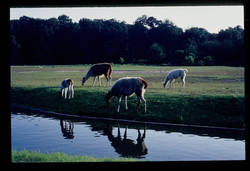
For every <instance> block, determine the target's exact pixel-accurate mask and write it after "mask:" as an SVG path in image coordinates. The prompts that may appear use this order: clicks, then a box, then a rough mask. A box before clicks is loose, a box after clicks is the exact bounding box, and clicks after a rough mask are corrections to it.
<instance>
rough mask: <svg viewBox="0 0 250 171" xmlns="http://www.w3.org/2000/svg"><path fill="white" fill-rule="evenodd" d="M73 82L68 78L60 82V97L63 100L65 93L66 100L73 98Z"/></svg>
mask: <svg viewBox="0 0 250 171" xmlns="http://www.w3.org/2000/svg"><path fill="white" fill-rule="evenodd" d="M73 87H74V81H73V80H72V79H70V78H66V79H65V80H63V81H62V83H61V86H60V95H62V97H63V96H64V98H65V99H66V98H67V93H68V95H69V96H68V98H69V99H70V98H74V88H73Z"/></svg>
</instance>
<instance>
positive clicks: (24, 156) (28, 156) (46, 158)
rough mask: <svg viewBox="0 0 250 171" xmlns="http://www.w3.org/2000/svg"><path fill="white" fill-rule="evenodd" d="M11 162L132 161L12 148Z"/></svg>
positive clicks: (128, 159) (129, 160) (130, 160)
mask: <svg viewBox="0 0 250 171" xmlns="http://www.w3.org/2000/svg"><path fill="white" fill-rule="evenodd" d="M11 161H12V162H13V163H38V162H133V161H136V160H134V159H131V158H110V157H106V158H96V157H90V156H79V155H69V154H65V153H61V152H57V153H41V152H37V151H28V150H22V151H17V150H12V152H11Z"/></svg>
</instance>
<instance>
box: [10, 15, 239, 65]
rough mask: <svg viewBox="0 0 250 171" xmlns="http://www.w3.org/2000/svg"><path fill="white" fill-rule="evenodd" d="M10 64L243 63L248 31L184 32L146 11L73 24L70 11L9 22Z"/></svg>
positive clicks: (190, 30) (233, 29) (237, 27)
mask: <svg viewBox="0 0 250 171" xmlns="http://www.w3.org/2000/svg"><path fill="white" fill-rule="evenodd" d="M10 54H11V61H10V63H11V65H35V64H39V65H46V64H89V63H98V62H104V61H105V62H112V63H145V64H168V65H229V66H244V30H243V29H242V28H241V27H240V26H236V27H234V28H231V27H229V28H227V29H225V30H220V31H219V33H217V34H212V33H209V32H208V31H207V30H205V29H203V28H197V27H192V28H189V29H187V30H185V31H183V30H182V29H181V28H179V27H177V26H176V25H174V23H172V22H171V21H169V20H165V21H161V20H157V19H156V18H154V17H148V16H146V15H143V16H141V17H139V18H137V20H136V21H135V22H134V24H132V25H131V24H127V23H125V22H120V21H117V20H115V19H111V20H100V19H95V20H90V19H87V18H82V19H81V20H80V21H79V22H78V23H76V22H72V19H70V18H69V17H68V16H66V15H61V16H59V17H58V18H50V19H35V18H30V17H26V16H23V17H20V18H19V19H18V20H11V21H10Z"/></svg>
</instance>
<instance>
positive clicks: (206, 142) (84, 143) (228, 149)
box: [11, 111, 245, 161]
mask: <svg viewBox="0 0 250 171" xmlns="http://www.w3.org/2000/svg"><path fill="white" fill-rule="evenodd" d="M144 129H145V130H144ZM138 130H139V131H138ZM119 131H120V136H119V134H118V132H119ZM125 132H126V135H125V138H124V134H125ZM11 146H12V149H16V150H23V149H27V150H35V151H40V152H64V153H67V154H72V155H89V156H94V157H128V156H129V157H132V158H136V159H138V160H146V161H204V160H205V161H207V160H209V161H210V160H213V161H215V160H245V133H244V131H232V130H230V131H229V130H228V131H226V130H215V129H200V128H199V129H198V128H195V129H194V128H184V127H173V126H171V127H169V126H168V127H166V126H161V127H159V126H152V125H146V127H145V125H143V124H142V125H140V124H136V125H132V124H124V123H116V122H104V121H95V120H83V119H81V120H69V119H67V118H62V117H48V116H43V115H41V114H39V115H38V114H34V113H27V112H25V113H24V112H19V111H12V113H11Z"/></svg>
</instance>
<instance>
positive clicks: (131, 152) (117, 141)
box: [104, 124, 148, 158]
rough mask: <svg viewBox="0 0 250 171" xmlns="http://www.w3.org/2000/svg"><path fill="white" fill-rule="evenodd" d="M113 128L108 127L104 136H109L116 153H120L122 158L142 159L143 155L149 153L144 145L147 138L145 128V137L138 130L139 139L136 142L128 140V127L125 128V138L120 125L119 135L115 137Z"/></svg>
mask: <svg viewBox="0 0 250 171" xmlns="http://www.w3.org/2000/svg"><path fill="white" fill-rule="evenodd" d="M112 130H113V129H112V126H110V125H108V126H107V129H105V130H104V134H106V135H107V136H108V139H109V141H110V142H111V145H112V146H113V147H114V148H115V151H116V152H117V153H119V154H120V155H121V156H122V157H136V158H142V155H146V154H147V153H148V149H147V147H146V145H145V143H144V139H145V136H146V129H145V127H144V132H143V135H141V132H140V130H139V129H137V130H138V137H137V139H136V141H134V140H131V139H128V138H127V126H126V128H125V132H124V136H123V138H122V137H121V133H120V126H119V124H118V135H117V137H115V136H114V135H113V133H112Z"/></svg>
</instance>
